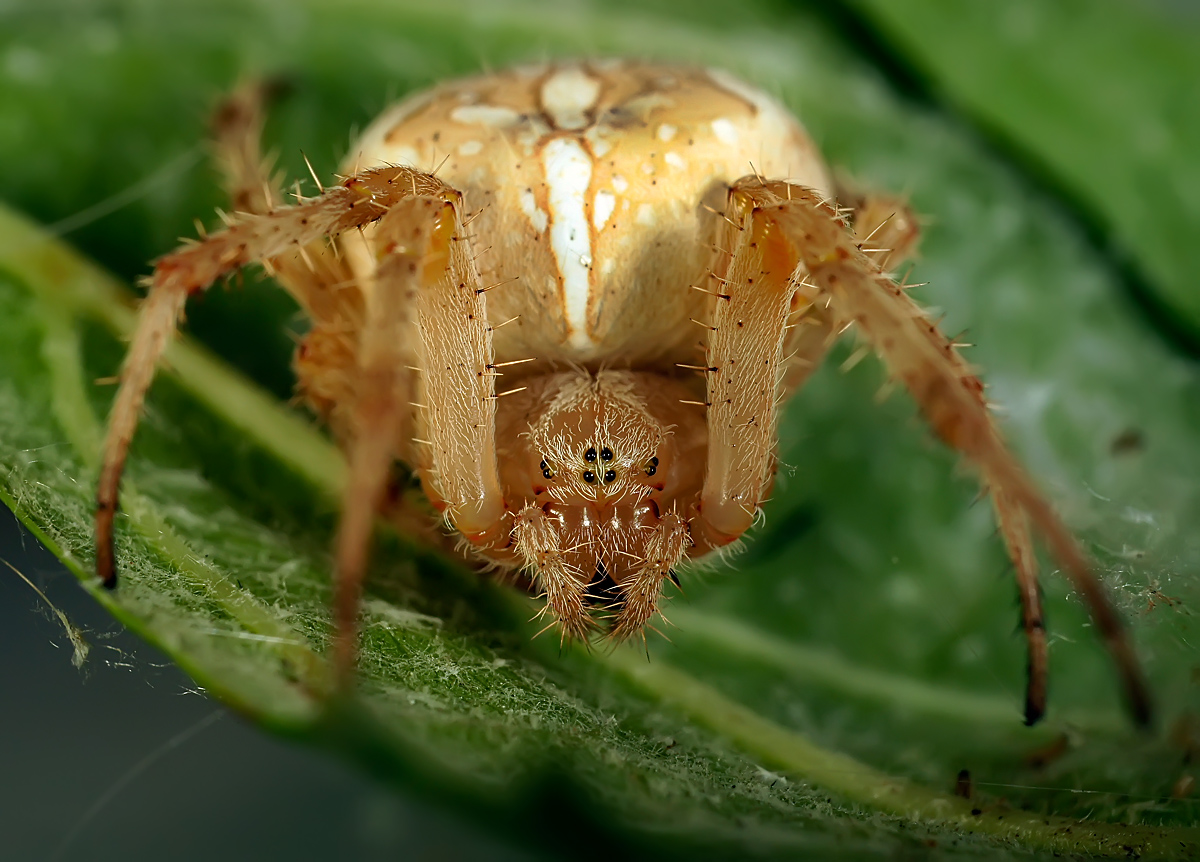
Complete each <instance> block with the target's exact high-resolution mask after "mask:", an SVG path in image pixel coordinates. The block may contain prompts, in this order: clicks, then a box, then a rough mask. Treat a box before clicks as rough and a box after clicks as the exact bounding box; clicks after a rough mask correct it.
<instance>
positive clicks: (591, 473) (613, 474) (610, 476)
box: [540, 446, 658, 485]
mask: <svg viewBox="0 0 1200 862" xmlns="http://www.w3.org/2000/svg"><path fill="white" fill-rule="evenodd" d="M614 457H615V456H614V455H613V451H612V449H609V448H608V447H607V446H605V447H603V448H602V449H600V451H599V452H597V451H596V447H595V446H589V447H588V449H587V451H586V452H584V453H583V460H584V461H587V462H588V463H589V464H595V463H596V461H597V460H599V461H600V462H602V464H604V465H608V464H609V463H611V462H612V460H613V458H614ZM540 466H541V468H542V476H543V477H544V478H546V479H553V478H554V471H553V470H551V469H550V465H549V464H547V463H546V459H544V458H543V459H542V463H541V465H540ZM645 469H646V475H647V476H653V475H654V474H655V473H657V472H658V457H657V456H655V457H653V458H651V459H650V461H649V463H648V464H646V468H645ZM597 472H598V471H596V470H584V471H583V481H585V482H587V483H588V484H589V485H595V484H596V481H597V478H600V480H601V481H603V482H604V484H605V485H610V484H612V483H613V482H615V481H616V480H617V471H616V470H614V469H612V468H611V467H607V466H606V467H605V470H604V473H603V474H602V476H600V477H597Z"/></svg>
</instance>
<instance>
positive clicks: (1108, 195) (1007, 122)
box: [851, 0, 1200, 351]
mask: <svg viewBox="0 0 1200 862" xmlns="http://www.w3.org/2000/svg"><path fill="white" fill-rule="evenodd" d="M851 5H852V6H856V7H859V8H861V9H862V11H863V13H864V14H865V15H866V16H867V18H868V19H869V21H870V22H871V24H872V25H873V26H874V27H876V28H878V29H879V31H881V33H882V37H883V39H884V41H886V42H887V43H888V44H890V45H894V46H895V48H896V50H897V51H898V53H899V54H900V55H901V56H902V57H903V58H904V61H905V62H907V63H910V64H911V65H912V66H913V67H915V70H916V72H917V74H918V75H919V76H920V77H921V78H922V79H923V80H925V81H927V82H928V86H929V87H930V89H932V90H933V91H934V92H935V93H936V94H937V95H938V97H939V98H942V99H944V100H945V101H946V102H948V103H950V104H952V105H954V106H955V107H956V108H958V109H959V110H961V111H963V112H964V113H965V114H967V115H968V116H971V117H972V118H974V119H975V120H976V121H978V122H979V123H980V124H981V125H982V126H983V127H984V128H985V129H986V130H987V131H989V132H991V133H992V134H993V135H994V136H995V137H996V138H997V139H998V140H999V141H1000V143H1001V144H1002V145H1004V146H1006V147H1009V148H1011V149H1012V150H1014V151H1015V152H1016V154H1017V155H1018V157H1021V158H1023V159H1024V160H1025V161H1026V162H1027V163H1028V164H1029V165H1030V166H1031V167H1032V168H1034V169H1035V170H1037V171H1038V172H1039V173H1040V174H1041V175H1042V176H1043V177H1044V178H1045V179H1046V180H1047V181H1048V182H1049V183H1050V184H1051V185H1052V186H1055V187H1057V188H1058V189H1059V190H1060V191H1061V192H1063V193H1064V194H1066V195H1067V196H1068V197H1069V198H1070V199H1073V201H1075V202H1077V205H1078V206H1079V208H1080V210H1081V213H1082V215H1083V216H1084V217H1086V218H1087V219H1088V220H1089V221H1090V222H1094V223H1095V226H1096V228H1097V229H1098V231H1099V232H1100V233H1101V234H1102V235H1103V236H1104V238H1105V239H1106V240H1107V241H1109V242H1111V244H1112V245H1113V246H1114V247H1115V249H1116V251H1117V253H1118V255H1119V256H1120V257H1123V258H1126V259H1128V261H1129V263H1130V264H1131V267H1130V268H1131V270H1132V274H1133V275H1134V278H1135V281H1136V283H1135V287H1137V288H1138V289H1139V290H1141V291H1144V292H1146V293H1147V294H1148V295H1147V296H1146V297H1145V299H1146V300H1148V301H1149V302H1150V304H1151V306H1152V307H1153V308H1154V309H1155V311H1157V312H1158V313H1159V314H1160V315H1161V316H1162V320H1163V323H1164V324H1165V325H1166V326H1167V327H1170V328H1171V329H1173V330H1174V331H1175V332H1176V335H1177V337H1179V338H1180V339H1182V340H1184V341H1186V342H1187V343H1188V344H1189V346H1190V348H1191V349H1192V350H1193V351H1194V350H1196V349H1197V347H1198V346H1200V287H1197V282H1196V271H1197V269H1198V268H1200V245H1198V244H1197V243H1196V241H1195V236H1196V226H1197V225H1200V162H1197V159H1196V153H1197V152H1200V98H1198V96H1197V93H1196V89H1195V87H1194V86H1192V84H1193V83H1194V82H1196V81H1200V50H1197V46H1198V44H1200V18H1198V17H1197V16H1196V10H1195V9H1194V8H1191V7H1188V6H1187V5H1186V4H1182V5H1179V4H1167V3H1152V2H1132V0H1065V2H1064V0H1059V2H1055V3H1043V2H1039V0H1015V2H1008V3H956V2H953V0H934V2H928V0H899V2H892V0H855V2H854V3H852V4H851ZM1172 5H1174V8H1171V7H1172Z"/></svg>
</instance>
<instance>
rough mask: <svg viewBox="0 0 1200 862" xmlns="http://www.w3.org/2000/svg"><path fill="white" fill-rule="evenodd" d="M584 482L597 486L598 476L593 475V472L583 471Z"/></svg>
mask: <svg viewBox="0 0 1200 862" xmlns="http://www.w3.org/2000/svg"><path fill="white" fill-rule="evenodd" d="M583 481H585V482H587V483H588V484H589V485H595V484H596V474H595V473H593V472H592V471H591V470H584V471H583Z"/></svg>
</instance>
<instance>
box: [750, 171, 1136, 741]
mask: <svg viewBox="0 0 1200 862" xmlns="http://www.w3.org/2000/svg"><path fill="white" fill-rule="evenodd" d="M739 195H740V196H744V197H745V198H746V201H747V202H746V203H743V204H742V206H743V207H745V208H750V209H751V210H752V212H754V213H756V214H757V213H761V214H762V216H763V217H764V219H765V220H766V221H768V222H770V223H773V224H774V225H777V227H778V230H779V231H780V232H781V233H782V234H783V235H784V236H786V238H787V240H788V241H789V243H790V244H791V247H792V248H794V249H795V253H796V254H797V255H798V256H799V258H800V259H801V261H802V262H803V264H804V265H805V266H806V267H807V269H808V273H809V274H808V280H809V281H811V282H812V283H813V284H815V285H816V286H817V288H819V289H820V290H821V291H822V292H823V294H824V295H825V296H826V297H828V300H829V302H830V304H831V309H832V311H833V312H834V314H835V316H836V318H837V319H838V321H839V322H842V323H853V324H857V325H858V326H859V328H860V329H861V330H862V332H863V333H864V335H865V336H866V337H867V338H868V339H869V340H870V342H871V343H872V344H873V345H874V347H875V349H876V350H878V351H879V353H880V354H881V355H882V357H883V359H884V361H885V363H886V364H887V365H888V367H889V368H890V370H891V373H892V375H893V376H894V377H896V378H898V379H899V380H900V381H902V382H903V383H904V384H905V386H906V387H907V388H908V389H909V391H910V392H911V393H912V395H913V397H914V399H915V400H916V401H917V403H918V405H919V406H920V407H921V409H922V411H923V412H924V413H925V416H926V418H927V419H928V420H929V422H930V424H931V425H932V426H933V429H934V431H935V433H936V434H937V435H938V436H939V437H940V438H941V439H942V440H943V441H945V442H946V443H947V444H948V445H950V446H952V447H954V448H955V449H958V450H959V451H960V452H962V453H963V454H964V455H966V456H967V457H968V458H969V459H970V460H971V461H972V462H973V463H974V464H975V465H976V467H977V468H978V469H979V470H980V473H981V474H982V479H983V482H984V484H985V486H986V487H987V488H988V489H989V490H990V491H991V493H992V496H993V499H994V502H995V505H996V507H997V511H998V514H999V521H1000V526H1001V529H1002V530H1003V531H1005V539H1006V543H1007V544H1008V548H1009V551H1010V553H1011V554H1012V555H1013V556H1014V562H1015V563H1016V565H1017V573H1018V581H1019V583H1020V586H1021V593H1022V602H1023V607H1024V610H1025V614H1024V615H1025V620H1026V626H1027V631H1029V632H1030V635H1029V637H1030V644H1031V659H1030V669H1031V679H1030V691H1029V695H1028V704H1027V720H1029V721H1036V720H1037V718H1038V717H1039V715H1040V709H1041V702H1042V701H1044V670H1042V669H1041V667H1042V664H1043V659H1044V651H1042V650H1041V648H1040V646H1039V644H1040V642H1041V641H1040V640H1039V639H1040V638H1041V637H1042V635H1041V634H1040V633H1039V632H1040V627H1041V614H1040V608H1039V606H1038V604H1037V600H1036V597H1035V596H1036V586H1035V584H1036V580H1035V579H1036V571H1035V570H1034V569H1033V567H1032V559H1033V554H1032V549H1031V547H1030V543H1029V541H1028V535H1027V534H1028V528H1029V527H1030V526H1032V527H1033V528H1034V529H1036V530H1037V532H1038V533H1040V534H1041V536H1042V538H1043V539H1044V540H1045V541H1046V543H1047V545H1048V546H1049V548H1050V550H1051V551H1052V552H1053V554H1054V555H1055V557H1056V558H1057V559H1058V561H1059V563H1060V565H1061V566H1062V567H1063V570H1064V571H1065V573H1066V575H1067V576H1068V577H1069V578H1070V579H1071V582H1072V584H1073V585H1074V587H1075V589H1076V591H1077V592H1078V593H1079V595H1080V596H1081V597H1082V599H1083V601H1084V602H1085V604H1086V605H1087V606H1088V609H1089V610H1090V612H1091V616H1092V619H1093V621H1094V622H1095V624H1096V627H1097V629H1098V630H1099V631H1100V634H1101V637H1102V638H1103V639H1104V641H1105V644H1106V646H1107V647H1108V650H1109V652H1110V654H1111V655H1112V657H1113V660H1114V662H1115V664H1116V666H1117V669H1118V672H1119V673H1120V675H1121V678H1122V682H1123V685H1124V689H1125V697H1126V700H1127V702H1128V706H1129V708H1130V711H1131V713H1132V715H1133V717H1134V719H1135V720H1136V721H1137V722H1138V723H1139V724H1143V725H1145V724H1148V723H1149V721H1150V715H1151V706H1150V695H1149V692H1148V689H1147V686H1146V683H1145V680H1144V678H1143V676H1142V671H1141V667H1140V665H1139V664H1138V661H1137V658H1136V656H1135V653H1134V650H1133V646H1132V644H1131V643H1130V640H1129V637H1128V635H1127V634H1126V631H1125V627H1124V625H1123V623H1122V621H1121V619H1120V617H1119V615H1118V614H1117V612H1116V611H1115V610H1114V609H1113V607H1112V605H1111V604H1110V603H1109V601H1108V598H1107V596H1106V595H1105V592H1104V589H1103V586H1102V585H1101V583H1100V581H1099V580H1098V579H1097V578H1096V576H1095V574H1094V573H1093V571H1092V569H1091V567H1090V565H1089V563H1088V561H1087V559H1086V558H1085V556H1084V554H1083V552H1082V551H1081V550H1080V548H1079V546H1078V545H1077V544H1076V542H1075V539H1074V538H1073V537H1072V535H1071V533H1070V531H1069V530H1068V529H1067V528H1066V526H1064V525H1063V523H1062V522H1061V521H1060V520H1059V518H1058V516H1057V514H1056V513H1055V512H1054V510H1053V509H1052V508H1051V507H1050V505H1049V504H1048V503H1047V502H1046V500H1045V498H1044V497H1043V496H1042V494H1041V493H1040V492H1039V491H1038V489H1037V487H1036V485H1035V484H1034V483H1033V481H1032V480H1031V479H1030V477H1029V476H1028V474H1027V473H1026V472H1025V470H1024V469H1023V468H1022V467H1021V465H1020V464H1019V463H1018V462H1017V460H1016V458H1015V457H1014V456H1013V455H1012V453H1011V452H1010V451H1009V450H1008V448H1007V447H1006V446H1005V444H1004V441H1003V439H1002V437H1001V435H1000V431H999V429H998V428H997V426H996V424H995V423H994V422H993V420H992V418H991V415H990V414H989V412H988V409H987V404H986V402H985V400H984V398H983V385H982V384H981V383H980V382H979V380H978V379H977V378H976V377H975V376H974V375H973V374H972V372H971V369H970V368H969V367H968V365H967V364H966V362H964V361H963V359H962V358H961V357H960V356H959V355H958V353H957V352H956V351H955V349H954V345H953V344H951V343H950V342H949V340H948V339H946V338H945V336H943V335H942V334H941V333H940V332H939V331H938V329H937V327H936V325H935V324H933V323H932V322H931V321H930V320H929V319H928V318H927V317H926V316H925V314H924V313H923V312H922V311H921V309H920V307H919V306H918V305H917V304H916V303H915V302H913V300H911V299H910V298H909V297H908V295H907V294H905V293H904V291H903V290H902V289H901V288H900V287H899V286H897V285H896V284H895V283H894V282H893V281H892V280H891V279H890V278H888V277H887V276H886V275H885V274H883V273H882V272H880V270H879V268H878V267H877V266H876V265H875V264H874V263H873V262H872V261H871V260H869V259H868V258H867V257H866V256H865V255H864V254H863V252H862V251H860V249H859V248H858V246H857V245H856V243H855V240H854V238H853V237H852V236H850V235H849V234H848V233H847V232H846V230H845V228H844V227H843V226H842V224H841V222H840V221H839V219H838V216H837V214H836V212H835V211H834V210H833V209H832V208H831V207H830V206H829V205H828V204H827V203H826V202H824V201H822V200H821V199H820V197H819V196H818V195H817V193H816V192H813V191H812V190H809V189H803V188H800V187H796V186H789V185H788V184H786V183H761V182H759V181H757V180H755V179H754V178H748V179H747V180H743V181H741V182H739V183H738V185H737V186H735V189H734V192H733V196H734V197H735V199H736V198H737V197H738V196H739ZM1026 519H1027V520H1026ZM1039 687H1041V688H1042V690H1039Z"/></svg>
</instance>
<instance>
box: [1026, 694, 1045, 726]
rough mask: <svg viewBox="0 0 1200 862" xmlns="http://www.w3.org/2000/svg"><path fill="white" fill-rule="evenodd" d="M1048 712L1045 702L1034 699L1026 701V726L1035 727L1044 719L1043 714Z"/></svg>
mask: <svg viewBox="0 0 1200 862" xmlns="http://www.w3.org/2000/svg"><path fill="white" fill-rule="evenodd" d="M1045 714H1046V707H1045V705H1044V704H1041V703H1036V702H1034V701H1032V700H1027V701H1025V726H1026V727H1033V726H1034V725H1035V724H1037V723H1038V722H1039V721H1041V720H1042V716H1043V715H1045Z"/></svg>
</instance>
